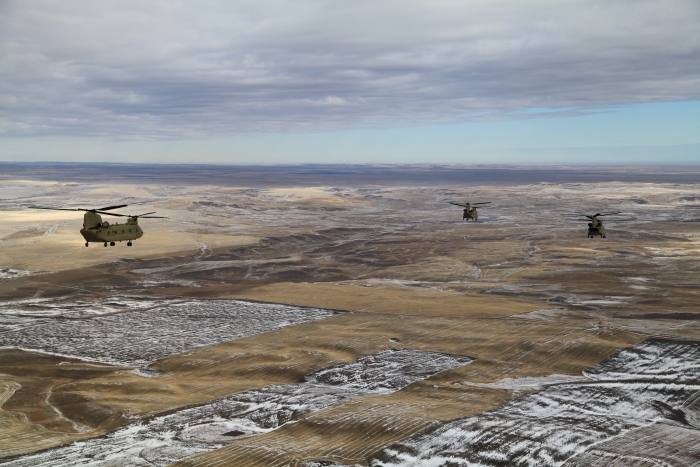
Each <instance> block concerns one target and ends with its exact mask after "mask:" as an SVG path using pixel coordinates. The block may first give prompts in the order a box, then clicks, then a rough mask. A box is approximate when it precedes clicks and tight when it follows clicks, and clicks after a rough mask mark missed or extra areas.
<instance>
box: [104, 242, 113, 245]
mask: <svg viewBox="0 0 700 467" xmlns="http://www.w3.org/2000/svg"><path fill="white" fill-rule="evenodd" d="M105 246H106V245H105ZM109 246H114V242H109Z"/></svg>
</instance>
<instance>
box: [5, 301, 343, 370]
mask: <svg viewBox="0 0 700 467" xmlns="http://www.w3.org/2000/svg"><path fill="white" fill-rule="evenodd" d="M8 314H9V315H10V316H7V315H5V314H4V313H3V315H2V316H1V317H0V320H3V321H2V322H3V323H4V324H5V323H6V324H5V325H4V326H3V327H4V331H2V332H0V348H1V347H5V348H19V349H25V350H35V351H39V352H47V353H53V354H59V355H64V356H69V357H75V358H80V359H83V360H88V361H96V362H101V363H109V364H114V365H127V366H145V365H148V364H149V363H151V362H153V361H155V360H159V359H161V358H165V357H167V356H170V355H175V354H178V353H181V352H184V351H186V350H190V349H194V348H197V347H204V346H209V345H214V344H218V343H220V342H225V341H230V340H234V339H240V338H243V337H247V336H251V335H254V334H260V333H263V332H268V331H272V330H274V329H279V328H282V327H285V326H293V325H295V324H301V323H306V322H309V321H313V320H316V319H321V318H326V317H328V316H331V315H332V314H333V312H332V311H328V310H323V309H316V308H301V307H294V306H286V305H274V304H264V303H251V302H242V301H237V300H201V301H188V302H184V303H174V304H170V305H166V306H162V307H158V308H154V309H151V310H140V311H129V312H124V313H116V314H110V315H103V316H95V317H92V318H66V317H65V315H64V316H61V317H59V318H39V319H36V320H35V321H34V322H33V323H31V324H28V321H27V320H26V318H18V317H17V316H14V315H13V314H11V313H8ZM57 314H59V315H60V313H57ZM2 329H3V328H0V330H2Z"/></svg>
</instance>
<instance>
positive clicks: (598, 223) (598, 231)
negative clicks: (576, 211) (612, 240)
mask: <svg viewBox="0 0 700 467" xmlns="http://www.w3.org/2000/svg"><path fill="white" fill-rule="evenodd" d="M614 214H620V213H619V212H608V213H605V214H601V213H598V214H593V215H592V216H587V215H586V214H581V215H582V216H583V217H585V218H587V219H590V220H591V221H590V222H589V223H588V238H593V237H595V236H596V235H600V236H601V237H602V238H605V227H603V221H602V220H600V219H598V218H599V217H602V216H612V215H614Z"/></svg>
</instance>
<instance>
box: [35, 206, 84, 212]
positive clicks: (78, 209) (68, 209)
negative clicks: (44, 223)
mask: <svg viewBox="0 0 700 467" xmlns="http://www.w3.org/2000/svg"><path fill="white" fill-rule="evenodd" d="M29 207H30V208H31V209H48V210H49V211H87V209H82V208H42V207H39V206H29Z"/></svg>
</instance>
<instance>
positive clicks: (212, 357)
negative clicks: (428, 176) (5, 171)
mask: <svg viewBox="0 0 700 467" xmlns="http://www.w3.org/2000/svg"><path fill="white" fill-rule="evenodd" d="M2 183H3V184H5V185H6V186H7V187H10V188H12V189H13V190H14V191H15V192H16V196H17V197H19V196H20V195H22V196H29V197H31V200H32V203H36V204H41V205H46V206H51V205H54V206H64V205H66V204H67V203H69V202H70V203H72V204H71V205H75V206H77V205H80V206H90V207H91V206H96V205H109V204H113V203H115V202H121V201H123V200H126V201H128V204H143V206H137V207H136V208H135V209H136V210H137V211H138V212H142V211H143V212H146V211H151V210H154V211H157V212H158V214H159V215H166V216H168V217H170V219H169V220H150V221H148V222H147V221H146V220H145V219H144V220H142V221H141V225H142V227H143V229H144V231H145V232H146V233H145V235H144V237H143V238H142V239H140V240H139V241H137V242H135V245H134V247H131V248H128V249H127V247H126V246H125V245H117V246H116V247H109V248H103V247H102V246H101V245H99V244H94V245H91V246H90V247H89V248H85V247H84V246H83V240H82V239H81V237H80V236H79V233H78V230H79V228H80V224H81V216H80V213H75V214H72V213H69V212H63V211H56V212H55V213H53V212H51V211H32V210H29V209H26V210H9V209H5V210H0V239H1V240H0V241H2V246H3V247H2V249H0V267H1V268H2V271H6V272H5V276H4V277H5V279H4V280H2V282H0V301H2V303H3V306H5V309H9V308H8V307H10V306H11V305H12V304H15V303H17V304H20V305H17V307H20V308H21V307H22V306H25V305H21V303H29V302H28V301H31V300H35V301H36V300H39V301H41V303H42V304H51V305H52V306H57V307H61V306H65V305H67V304H71V303H77V302H81V303H95V304H98V303H100V302H105V301H108V300H109V299H110V297H114V296H115V295H126V294H129V295H130V296H136V297H140V298H139V299H140V300H154V301H156V300H172V301H182V300H190V299H240V300H250V301H258V302H266V303H283V304H291V305H299V306H304V307H317V308H327V309H332V310H338V311H340V313H338V314H336V315H334V316H332V317H330V318H325V319H320V320H317V321H313V322H309V323H305V324H299V325H295V326H289V327H284V328H281V329H277V330H273V331H270V332H266V333H263V334H258V335H254V336H250V337H245V338H242V339H237V340H231V341H224V342H221V343H219V344H216V345H212V346H207V347H202V348H198V349H194V350H190V351H187V352H184V353H182V354H178V355H173V356H170V357H167V358H164V359H161V360H158V361H156V362H154V363H153V364H152V365H151V366H150V368H152V369H155V370H158V371H160V372H163V373H164V375H163V376H161V377H158V378H146V377H143V376H139V375H138V374H136V373H134V372H133V371H132V370H133V368H130V367H119V366H114V365H108V364H102V363H99V362H87V361H83V360H80V359H77V358H72V357H70V356H63V355H52V354H47V353H42V352H37V351H30V350H21V349H11V348H9V349H8V348H5V349H0V409H1V410H0V456H2V457H9V456H17V455H22V454H27V453H31V452H35V451H38V450H42V449H46V448H49V447H53V446H59V445H63V444H65V443H68V442H71V441H74V440H77V439H85V438H90V437H94V436H98V435H101V434H104V433H108V432H111V431H113V430H115V429H116V428H118V427H120V426H124V425H127V424H129V423H132V422H133V421H136V420H141V419H147V418H148V417H152V416H154V415H157V414H163V413H167V412H169V411H174V410H176V409H178V408H182V407H187V406H194V405H197V404H202V403H204V402H207V401H211V400H213V399H217V398H221V397H224V396H227V395H229V394H233V393H238V392H242V391H245V390H249V389H252V388H261V387H264V386H268V385H272V384H283V383H293V382H297V381H300V380H301V379H302V378H303V377H304V376H305V375H308V374H310V373H313V372H315V371H318V370H320V369H322V368H325V367H328V366H330V365H333V364H336V363H340V362H349V361H352V360H355V359H357V358H359V357H362V356H366V355H370V354H373V353H376V352H379V351H381V350H385V349H389V348H406V349H416V350H422V351H428V352H444V353H447V354H454V355H464V356H468V357H471V358H473V359H475V361H474V362H473V363H471V364H469V365H467V366H463V367H459V368H456V369H453V370H448V371H444V372H442V373H439V374H436V375H434V376H432V377H430V378H428V379H426V380H421V381H417V382H415V383H413V384H410V385H409V386H407V387H406V388H404V389H402V390H400V391H397V392H394V393H391V394H387V395H381V396H373V397H365V398H359V399H354V400H351V401H347V402H343V403H341V404H338V405H333V406H331V407H327V408H325V409H322V410H319V411H315V412H312V413H310V414H308V415H304V416H302V417H300V418H299V419H297V420H296V421H295V422H294V423H288V424H286V425H283V426H282V427H280V428H279V429H276V430H274V431H271V432H269V433H266V434H262V435H258V436H253V437H248V438H244V439H240V440H235V441H233V442H231V443H229V444H228V445H227V446H226V447H223V448H221V449H215V450H212V451H210V452H207V453H204V454H200V455H198V456H194V457H191V458H187V459H185V460H182V461H180V462H179V463H178V464H177V465H188V466H195V465H196V466H214V465H217V466H218V465H226V466H233V465H237V466H272V465H279V466H285V465H303V461H304V460H309V459H324V460H329V461H336V462H339V463H344V464H348V465H354V464H358V465H362V466H364V465H367V463H366V462H367V459H368V458H369V457H370V456H371V455H372V454H373V453H375V452H377V451H378V450H380V449H381V448H383V447H385V446H387V445H389V444H391V443H393V442H396V441H399V440H403V439H405V438H407V437H409V436H411V435H413V434H415V433H417V432H419V431H420V430H423V429H425V428H427V427H430V426H434V425H435V424H436V423H439V422H440V421H443V420H449V419H454V418H458V417H465V416H468V415H471V414H475V413H479V412H483V411H487V410H491V409H494V408H497V407H500V406H502V405H503V404H504V403H506V402H508V401H510V400H512V399H513V398H515V397H518V393H516V392H513V391H509V390H506V389H493V388H487V387H479V386H478V385H473V384H472V383H495V382H498V381H500V380H502V379H504V378H521V377H540V376H549V375H580V374H581V371H582V370H583V369H585V368H587V367H590V366H593V365H596V364H597V363H598V362H600V361H601V360H603V359H605V358H606V357H608V356H610V355H611V354H613V353H614V352H615V351H616V350H617V349H620V348H625V347H629V346H632V345H635V344H638V343H640V342H642V341H644V340H646V339H648V338H650V337H665V338H671V339H685V340H697V339H698V337H697V336H698V332H699V331H700V306H699V305H698V303H699V298H700V279H698V278H700V223H698V222H697V220H698V217H700V211H699V210H698V209H697V208H696V207H695V204H697V200H700V186H698V185H693V184H685V185H680V184H652V183H643V184H642V183H636V184H635V183H625V184H623V183H615V182H606V183H585V184H584V183H562V184H552V183H546V184H530V185H523V186H474V187H470V188H463V187H454V186H445V187H443V186H437V187H423V188H421V187H401V186H396V187H390V188H388V187H365V188H337V189H334V188H328V187H308V186H304V187H301V188H296V187H277V188H264V189H263V188H261V189H256V188H245V189H244V188H235V187H234V188H231V187H221V186H187V187H177V188H173V187H167V186H157V185H153V186H140V187H138V188H136V187H134V186H131V185H118V184H113V185H104V184H99V185H94V186H92V185H82V184H81V185H77V184H70V183H65V182H55V183H51V182H30V181H13V180H5V181H3V182H2ZM466 199H471V200H473V201H480V200H486V201H491V202H492V203H493V204H492V205H491V207H488V208H485V209H483V210H482V211H481V215H482V218H481V219H480V220H481V222H479V223H463V222H461V220H460V218H461V211H460V209H459V208H457V207H451V206H449V205H448V204H447V201H459V202H461V201H464V200H466ZM81 203H82V204H81ZM694 203H695V204H694ZM125 204H126V203H125ZM151 208H153V209H151ZM130 209H131V207H130V208H128V209H126V210H124V211H125V212H127V213H128V212H131V211H130ZM580 211H583V212H585V213H594V212H598V211H600V212H604V211H622V212H623V214H621V215H620V216H619V217H616V218H613V217H611V218H610V220H609V221H608V222H606V227H607V228H608V235H607V238H605V239H598V238H596V239H589V238H587V237H586V233H585V229H586V224H585V223H583V222H578V221H573V220H570V218H569V217H567V216H568V215H570V214H572V213H578V212H580ZM9 270H13V271H15V272H7V271H9ZM17 271H21V272H19V273H18V272H17ZM154 303H155V302H154ZM12 306H14V305H12ZM42 306H43V305H42ZM46 306H48V305H46ZM114 312H115V313H118V312H125V313H128V312H129V311H128V310H127V311H119V310H117V311H114ZM3 313H5V312H4V311H3ZM3 316H9V315H7V314H4V315H3ZM13 316H15V315H13ZM18 316H20V317H23V318H22V319H34V318H32V315H31V312H29V311H26V312H22V313H19V315H18ZM8 319H9V318H8ZM13 319H14V318H13ZM85 319H89V318H85ZM6 324H7V325H8V326H9V325H10V324H11V323H10V321H7V323H6ZM25 332H31V328H27V330H26V331H25ZM390 339H393V340H390ZM124 345H129V343H128V342H125V343H124ZM671 444H672V443H671ZM604 448H605V446H602V447H601V448H600V449H601V450H602V449H604ZM610 449H613V448H610ZM591 455H593V454H591Z"/></svg>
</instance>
